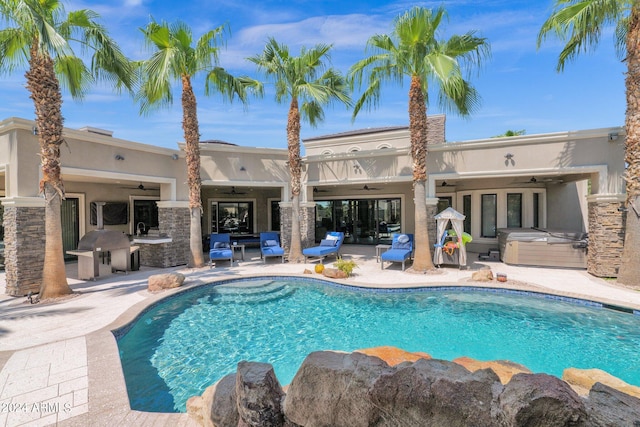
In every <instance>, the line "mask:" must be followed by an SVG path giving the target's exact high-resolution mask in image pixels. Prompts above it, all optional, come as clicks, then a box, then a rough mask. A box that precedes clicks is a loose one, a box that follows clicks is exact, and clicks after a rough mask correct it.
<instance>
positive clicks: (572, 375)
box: [562, 368, 640, 398]
mask: <svg viewBox="0 0 640 427" xmlns="http://www.w3.org/2000/svg"><path fill="white" fill-rule="evenodd" d="M562 379H563V380H565V381H566V382H568V383H569V385H571V387H573V389H574V390H575V391H576V392H577V393H578V394H580V395H585V396H586V395H587V394H588V393H589V390H591V387H593V385H594V384H595V383H602V384H604V385H606V386H609V387H611V388H614V389H616V390H619V391H621V392H623V393H626V394H628V395H630V396H634V397H637V398H640V387H636V386H634V385H631V384H628V383H626V382H624V381H622V380H621V379H620V378H617V377H614V376H613V375H611V374H609V373H608V372H605V371H603V370H601V369H577V368H568V369H565V370H564V372H563V373H562Z"/></svg>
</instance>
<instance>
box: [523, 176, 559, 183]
mask: <svg viewBox="0 0 640 427" xmlns="http://www.w3.org/2000/svg"><path fill="white" fill-rule="evenodd" d="M563 182H564V181H563V180H562V179H560V178H550V177H549V178H541V179H538V178H536V177H535V176H532V177H531V178H530V179H529V180H527V181H514V182H513V184H562V183H563Z"/></svg>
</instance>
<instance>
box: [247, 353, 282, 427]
mask: <svg viewBox="0 0 640 427" xmlns="http://www.w3.org/2000/svg"><path fill="white" fill-rule="evenodd" d="M236 396H237V406H238V414H239V415H240V420H239V422H238V424H237V425H238V427H244V426H248V427H280V426H282V425H283V424H284V416H283V413H282V405H281V402H282V397H283V396H284V392H283V391H282V387H281V386H280V383H279V382H278V380H277V378H276V374H275V372H274V371H273V366H271V365H270V364H268V363H258V362H240V363H238V372H237V374H236Z"/></svg>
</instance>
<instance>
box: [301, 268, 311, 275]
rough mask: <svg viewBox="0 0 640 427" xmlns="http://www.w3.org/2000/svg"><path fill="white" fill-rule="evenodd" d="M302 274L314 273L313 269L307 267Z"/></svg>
mask: <svg viewBox="0 0 640 427" xmlns="http://www.w3.org/2000/svg"><path fill="white" fill-rule="evenodd" d="M302 274H313V271H311V270H309V269H308V268H305V269H304V271H303V272H302Z"/></svg>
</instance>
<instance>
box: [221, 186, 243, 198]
mask: <svg viewBox="0 0 640 427" xmlns="http://www.w3.org/2000/svg"><path fill="white" fill-rule="evenodd" d="M224 194H230V195H232V196H241V195H243V194H247V193H244V192H242V191H236V187H231V191H226V192H225V193H224Z"/></svg>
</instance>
